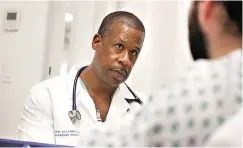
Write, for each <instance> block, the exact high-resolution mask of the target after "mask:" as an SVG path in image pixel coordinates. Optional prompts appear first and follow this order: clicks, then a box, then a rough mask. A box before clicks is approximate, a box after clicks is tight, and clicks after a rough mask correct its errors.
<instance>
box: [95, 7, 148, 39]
mask: <svg viewBox="0 0 243 148" xmlns="http://www.w3.org/2000/svg"><path fill="white" fill-rule="evenodd" d="M118 23H120V24H124V25H127V26H129V27H131V28H134V29H137V30H139V31H142V32H144V33H145V28H144V26H143V23H142V22H141V21H140V19H139V18H138V17H137V16H135V15H134V14H132V13H130V12H126V11H116V12H112V13H110V14H108V15H107V16H106V17H105V18H104V19H103V21H102V23H101V25H100V27H99V30H98V34H99V35H100V36H104V35H106V34H107V33H108V31H109V30H110V29H112V27H113V26H114V25H115V24H118Z"/></svg>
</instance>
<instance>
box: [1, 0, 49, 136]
mask: <svg viewBox="0 0 243 148" xmlns="http://www.w3.org/2000/svg"><path fill="white" fill-rule="evenodd" d="M7 8H21V10H22V11H21V18H20V19H21V22H20V29H19V31H18V32H5V31H3V26H2V25H3V22H2V21H3V12H4V10H5V9H7ZM48 10H49V2H48V1H40V2H38V1H36V2H33V1H32V2H31V1H27V2H21V1H16V2H14V1H12V2H3V1H0V55H1V56H0V57H1V59H0V74H1V77H0V124H1V125H0V138H13V139H15V138H16V128H17V124H18V122H19V119H20V112H21V111H22V107H23V104H24V100H25V98H24V97H25V96H26V94H27V90H28V89H29V88H30V87H31V86H32V85H33V84H34V83H36V82H38V81H41V80H43V78H44V75H45V72H46V65H45V64H46V62H44V61H46V60H47V59H46V49H47V48H46V46H47V45H46V41H47V37H48V34H47V20H48V14H47V13H48ZM3 75H5V76H9V77H10V79H11V83H3V82H2V79H3Z"/></svg>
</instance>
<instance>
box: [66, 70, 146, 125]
mask: <svg viewBox="0 0 243 148" xmlns="http://www.w3.org/2000/svg"><path fill="white" fill-rule="evenodd" d="M86 67H87V66H85V67H82V68H80V69H79V70H78V72H77V74H76V76H75V79H74V83H73V96H72V100H73V104H72V110H71V111H69V112H68V116H69V118H70V119H71V121H72V123H73V124H74V123H75V122H76V121H77V119H78V120H81V113H80V112H79V111H78V110H77V105H76V86H77V82H78V78H79V76H80V74H81V72H82V71H83V70H84V69H85V68H86ZM124 84H125V85H126V87H127V89H128V90H129V91H130V92H131V94H132V95H133V96H134V98H135V99H127V98H124V99H125V100H126V101H127V102H128V103H129V104H130V103H132V102H137V103H139V104H140V105H142V104H143V101H142V100H141V99H139V97H138V96H137V95H136V94H135V93H134V92H133V91H132V89H131V88H130V87H129V86H128V85H127V84H126V83H125V82H124Z"/></svg>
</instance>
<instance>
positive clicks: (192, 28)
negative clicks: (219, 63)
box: [189, 2, 209, 60]
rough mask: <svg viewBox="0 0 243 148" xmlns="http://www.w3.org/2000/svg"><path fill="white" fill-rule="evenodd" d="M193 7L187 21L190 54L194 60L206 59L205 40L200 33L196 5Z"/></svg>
mask: <svg viewBox="0 0 243 148" xmlns="http://www.w3.org/2000/svg"><path fill="white" fill-rule="evenodd" d="M194 4H195V7H194V8H193V10H192V12H191V17H190V20H189V44H190V50H191V54H192V57H193V59H194V60H198V59H208V58H209V57H208V50H207V47H206V46H207V45H206V39H205V36H204V34H203V33H202V29H201V27H200V24H199V21H198V18H197V15H198V11H197V10H198V7H197V6H198V5H197V4H198V3H197V2H196V3H194Z"/></svg>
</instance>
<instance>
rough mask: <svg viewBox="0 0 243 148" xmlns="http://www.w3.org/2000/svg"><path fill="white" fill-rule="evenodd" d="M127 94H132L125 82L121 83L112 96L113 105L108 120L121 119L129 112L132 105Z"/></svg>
mask: <svg viewBox="0 0 243 148" xmlns="http://www.w3.org/2000/svg"><path fill="white" fill-rule="evenodd" d="M127 96H130V95H129V91H127V89H126V86H125V85H124V84H120V85H119V87H118V88H117V89H116V91H115V93H114V95H113V97H112V101H111V106H110V109H109V113H108V115H107V118H106V121H107V122H109V121H112V120H115V119H119V118H120V117H121V116H123V115H124V114H125V113H126V112H127V110H128V109H129V107H130V105H129V104H128V103H127V101H126V100H125V97H127Z"/></svg>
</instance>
